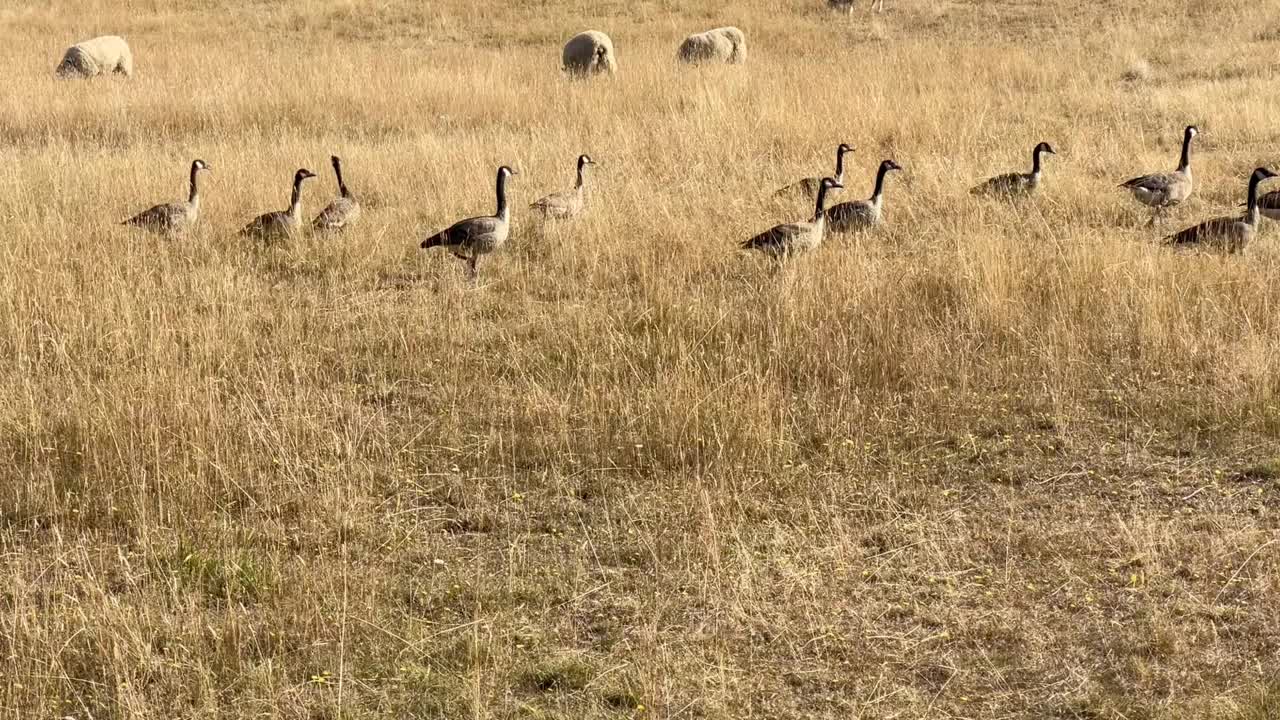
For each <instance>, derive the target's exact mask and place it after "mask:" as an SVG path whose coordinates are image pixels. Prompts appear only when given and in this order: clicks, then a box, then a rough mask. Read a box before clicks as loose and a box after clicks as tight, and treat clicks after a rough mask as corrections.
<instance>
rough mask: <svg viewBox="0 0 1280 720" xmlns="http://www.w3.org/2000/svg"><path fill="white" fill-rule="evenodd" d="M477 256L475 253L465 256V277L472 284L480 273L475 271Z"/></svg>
mask: <svg viewBox="0 0 1280 720" xmlns="http://www.w3.org/2000/svg"><path fill="white" fill-rule="evenodd" d="M478 257H479V256H477V255H472V256H471V257H469V258H467V279H468V280H470V281H471V284H472V285H474V284H475V282H476V280H478V279H479V278H480V273H479V272H477V271H476V260H477V259H478Z"/></svg>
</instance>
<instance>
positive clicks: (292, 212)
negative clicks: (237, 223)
mask: <svg viewBox="0 0 1280 720" xmlns="http://www.w3.org/2000/svg"><path fill="white" fill-rule="evenodd" d="M315 176H316V174H315V173H313V172H311V171H310V170H308V169H306V168H301V169H299V170H298V172H296V173H294V174H293V195H292V196H291V197H290V199H289V209H288V210H277V211H275V212H269V213H263V214H262V215H259V216H258V217H256V218H254V219H253V220H251V221H250V222H249V224H248V225H245V226H244V228H243V229H241V230H240V234H241V235H242V236H247V237H256V238H259V239H261V240H267V241H270V240H277V239H280V238H285V237H289V236H290V235H293V234H294V233H296V232H297V231H298V230H299V229H300V228H301V227H302V183H303V182H304V181H305V180H307V179H309V178H313V177H315Z"/></svg>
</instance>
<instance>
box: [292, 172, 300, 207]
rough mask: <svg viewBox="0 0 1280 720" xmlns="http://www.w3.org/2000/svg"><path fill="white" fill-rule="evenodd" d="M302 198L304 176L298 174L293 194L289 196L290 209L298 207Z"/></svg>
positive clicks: (295, 178)
mask: <svg viewBox="0 0 1280 720" xmlns="http://www.w3.org/2000/svg"><path fill="white" fill-rule="evenodd" d="M301 200H302V176H301V175H297V176H295V177H294V178H293V195H292V196H291V197H290V198H289V209H290V210H293V209H294V208H296V207H298V203H299V202H301Z"/></svg>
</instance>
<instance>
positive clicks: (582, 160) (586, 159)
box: [578, 154, 596, 170]
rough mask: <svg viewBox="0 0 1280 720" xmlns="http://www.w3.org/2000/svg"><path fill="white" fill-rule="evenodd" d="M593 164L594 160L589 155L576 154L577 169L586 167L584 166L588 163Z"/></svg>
mask: <svg viewBox="0 0 1280 720" xmlns="http://www.w3.org/2000/svg"><path fill="white" fill-rule="evenodd" d="M595 164H596V161H595V160H592V159H591V156H590V155H586V154H583V155H579V156H578V169H579V170H581V169H582V168H584V167H586V166H588V165H595Z"/></svg>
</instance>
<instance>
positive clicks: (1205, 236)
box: [1164, 167, 1276, 254]
mask: <svg viewBox="0 0 1280 720" xmlns="http://www.w3.org/2000/svg"><path fill="white" fill-rule="evenodd" d="M1273 177H1276V174H1275V173H1273V172H1271V171H1270V170H1268V169H1267V168H1264V167H1260V168H1257V169H1255V170H1254V171H1253V174H1252V175H1250V176H1249V191H1248V192H1249V194H1248V200H1247V201H1246V202H1245V211H1244V216H1243V217H1241V216H1238V215H1236V216H1226V217H1218V218H1213V219H1212V220H1206V221H1204V222H1202V223H1200V224H1199V225H1193V226H1192V227H1189V228H1187V229H1186V230H1183V231H1181V232H1179V233H1175V234H1173V235H1170V236H1169V237H1167V238H1165V241H1164V244H1165V245H1171V246H1174V247H1202V248H1207V249H1212V250H1217V251H1220V252H1227V253H1232V254H1234V253H1238V252H1244V249H1245V247H1246V246H1248V244H1249V241H1250V240H1252V239H1253V235H1254V232H1255V231H1256V229H1257V226H1258V215H1259V212H1258V184H1259V183H1261V182H1262V181H1263V180H1267V179H1269V178H1273Z"/></svg>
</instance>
